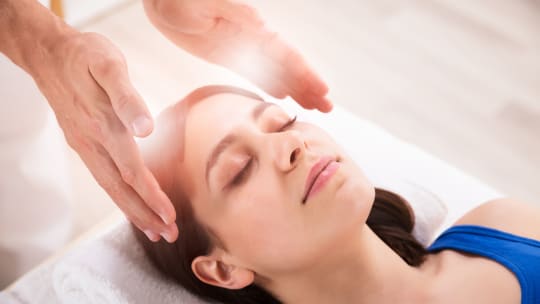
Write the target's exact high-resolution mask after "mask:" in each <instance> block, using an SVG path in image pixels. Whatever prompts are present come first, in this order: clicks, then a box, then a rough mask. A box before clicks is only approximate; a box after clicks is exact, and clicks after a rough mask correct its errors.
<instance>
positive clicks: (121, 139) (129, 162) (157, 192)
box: [103, 128, 176, 224]
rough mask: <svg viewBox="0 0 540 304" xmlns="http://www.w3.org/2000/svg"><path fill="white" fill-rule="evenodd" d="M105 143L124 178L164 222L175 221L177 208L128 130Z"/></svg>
mask: <svg viewBox="0 0 540 304" xmlns="http://www.w3.org/2000/svg"><path fill="white" fill-rule="evenodd" d="M110 129H114V128H110ZM120 132H122V131H120ZM109 136H110V135H109ZM103 145H104V147H105V149H106V150H107V152H108V153H109V155H110V158H111V159H112V161H113V162H114V164H115V166H116V167H117V168H118V171H119V173H120V176H121V178H122V180H123V181H124V182H125V183H127V184H128V185H130V186H131V187H132V188H133V189H134V190H135V191H136V192H137V194H138V195H139V196H140V197H141V198H142V199H143V201H144V202H145V203H146V205H147V206H148V207H149V208H150V209H152V210H153V211H154V212H155V213H156V214H158V215H159V216H160V217H161V218H162V220H163V222H164V223H166V224H171V223H173V222H174V221H175V220H176V212H175V209H174V207H173V205H172V203H171V201H170V200H169V198H168V197H167V195H166V194H165V193H164V192H163V191H162V190H161V187H160V186H159V183H158V182H157V181H156V179H155V177H154V176H153V175H152V173H151V172H150V170H148V168H146V166H145V165H144V161H143V159H142V157H141V154H140V152H139V148H138V146H137V144H136V143H135V141H134V140H133V138H132V137H131V136H129V134H128V133H127V132H126V133H124V134H122V133H118V134H116V136H114V138H113V137H112V136H110V137H109V138H108V139H104V142H103Z"/></svg>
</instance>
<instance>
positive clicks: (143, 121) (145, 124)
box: [132, 115, 152, 136]
mask: <svg viewBox="0 0 540 304" xmlns="http://www.w3.org/2000/svg"><path fill="white" fill-rule="evenodd" d="M132 127H133V133H134V134H135V135H136V136H143V135H145V134H148V132H149V131H150V128H152V121H151V120H150V119H148V117H146V116H144V115H141V116H139V117H137V118H136V119H135V120H134V121H133V124H132Z"/></svg>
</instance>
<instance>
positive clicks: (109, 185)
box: [97, 178, 122, 204]
mask: <svg viewBox="0 0 540 304" xmlns="http://www.w3.org/2000/svg"><path fill="white" fill-rule="evenodd" d="M97 182H98V184H99V185H100V186H101V188H103V189H104V190H105V191H106V192H107V193H108V194H109V196H110V197H111V198H112V199H113V201H114V202H115V203H117V204H119V203H121V200H120V193H121V191H122V187H121V186H120V183H118V182H116V181H113V180H111V179H106V178H97Z"/></svg>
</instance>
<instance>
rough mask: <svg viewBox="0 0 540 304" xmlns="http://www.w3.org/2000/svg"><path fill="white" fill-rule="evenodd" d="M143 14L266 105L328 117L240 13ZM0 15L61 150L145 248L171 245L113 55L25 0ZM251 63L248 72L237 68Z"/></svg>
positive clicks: (175, 9) (283, 56) (137, 114)
mask: <svg viewBox="0 0 540 304" xmlns="http://www.w3.org/2000/svg"><path fill="white" fill-rule="evenodd" d="M144 7H145V10H146V12H147V14H148V16H149V17H150V19H151V21H152V22H153V24H155V25H156V27H157V28H158V29H159V30H160V31H161V32H162V33H164V34H165V36H166V37H167V38H169V39H171V40H172V41H173V42H174V43H176V44H177V45H178V46H180V47H182V48H184V49H185V50H187V51H189V52H191V53H193V54H194V55H196V56H198V57H200V58H202V59H205V60H208V61H210V62H213V63H216V64H220V65H223V66H225V67H228V68H229V69H231V70H232V71H235V72H237V73H239V74H241V75H243V76H245V77H247V78H248V79H250V80H252V81H253V82H254V83H256V84H258V85H259V86H260V87H261V88H262V89H264V90H266V91H267V92H268V93H269V94H271V95H273V96H275V97H278V98H283V97H286V96H292V97H293V98H294V99H295V100H296V101H298V102H299V103H300V104H301V105H303V106H304V107H306V108H310V109H313V108H317V109H319V110H321V111H325V112H327V111H330V110H331V108H332V105H331V103H330V102H329V101H328V100H327V99H326V98H325V97H324V96H325V95H326V93H327V92H328V87H327V86H326V84H325V83H324V82H323V81H322V80H321V79H320V78H319V77H318V76H317V75H316V73H315V72H314V71H313V70H312V69H311V68H310V67H308V65H307V63H306V62H305V61H304V60H303V58H302V57H301V56H300V54H299V53H298V52H297V51H295V50H293V49H292V47H290V46H289V45H288V44H286V43H285V42H284V41H282V40H281V39H278V37H277V35H276V34H275V33H273V32H271V31H269V30H268V29H267V28H265V27H263V22H262V21H261V19H260V17H259V16H258V15H257V13H256V11H255V10H254V9H253V8H251V7H250V6H247V5H245V4H242V3H241V2H238V1H228V0H196V1H195V0H190V1H179V0H161V1H144ZM0 17H1V18H0V52H2V53H3V54H5V55H6V56H7V57H9V58H10V59H11V60H12V61H13V62H14V63H15V64H17V65H18V66H20V67H21V68H23V69H24V70H25V71H26V72H28V73H29V74H30V75H31V76H32V77H33V78H34V80H35V82H36V84H37V86H38V88H39V90H40V91H41V92H42V93H43V95H44V96H45V97H46V98H47V101H48V102H49V105H50V106H51V108H52V109H53V110H54V112H55V114H56V118H57V120H58V123H59V125H60V127H61V128H62V130H63V132H64V135H65V138H66V140H67V142H68V144H69V145H70V147H71V148H73V149H74V150H75V151H76V152H77V153H78V154H79V156H80V158H81V159H82V160H83V162H84V163H85V165H86V166H87V167H88V169H89V170H90V172H91V173H92V175H93V176H94V178H95V179H96V181H97V182H98V184H99V185H100V186H101V187H102V188H103V189H104V190H105V191H106V192H107V193H108V194H109V196H110V197H111V198H112V200H113V201H114V202H115V203H116V204H117V205H118V207H119V208H120V209H121V210H122V211H123V212H124V214H125V215H126V217H127V219H128V220H129V221H131V222H132V223H133V224H134V225H135V226H137V227H138V228H139V229H141V230H142V231H144V232H145V234H146V235H147V236H148V238H149V239H150V240H153V241H157V240H159V239H160V238H161V237H163V238H165V239H166V240H167V241H169V242H173V241H175V240H176V239H177V237H178V229H177V226H176V225H175V223H174V221H175V219H176V213H175V209H174V208H173V206H172V204H171V202H170V200H169V198H168V197H167V196H166V195H165V194H164V192H163V191H162V190H161V188H160V186H159V184H158V183H157V181H156V179H155V177H154V176H153V175H152V173H151V172H150V171H149V170H148V168H147V167H146V166H145V164H144V162H143V161H142V157H141V154H140V151H139V149H138V147H137V145H136V144H135V142H134V139H133V136H139V137H145V136H148V135H149V134H150V133H151V132H152V130H153V119H152V117H151V115H150V114H149V111H148V109H147V107H146V105H145V102H144V101H143V99H142V98H141V96H140V95H139V93H138V92H137V91H136V89H135V88H134V87H133V85H132V84H131V81H130V79H129V76H128V70H127V64H126V61H125V58H124V56H123V54H122V53H121V52H120V50H119V49H118V48H117V47H116V46H115V45H114V44H113V43H112V42H111V41H109V40H108V39H107V38H105V37H104V36H102V35H99V34H96V33H81V32H79V31H77V30H75V29H73V28H71V27H70V26H68V25H67V24H65V23H64V22H63V21H62V20H60V19H59V18H57V17H56V16H54V15H53V14H52V13H51V12H50V11H49V10H47V9H46V8H45V7H43V6H42V5H40V4H39V3H38V2H36V1H33V0H3V1H0ZM242 50H247V53H245V52H244V51H242ZM260 50H262V51H260ZM241 52H244V53H243V54H244V55H243V56H244V57H242V58H248V56H249V55H250V54H251V57H249V58H250V60H251V61H250V62H249V64H245V63H244V62H242V61H238V60H231V54H240V53H241ZM253 55H261V56H259V57H256V58H253ZM253 60H256V61H257V62H258V65H257V66H259V69H258V70H257V71H255V70H253V69H248V68H246V67H248V66H253ZM260 71H264V75H265V76H267V77H265V78H261V74H260V73H259V72H260Z"/></svg>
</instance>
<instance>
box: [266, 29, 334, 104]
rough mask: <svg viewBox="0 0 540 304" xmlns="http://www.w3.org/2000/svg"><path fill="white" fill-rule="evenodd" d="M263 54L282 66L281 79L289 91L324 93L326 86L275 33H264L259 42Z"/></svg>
mask: <svg viewBox="0 0 540 304" xmlns="http://www.w3.org/2000/svg"><path fill="white" fill-rule="evenodd" d="M261 49H262V52H263V54H265V55H266V56H267V57H268V58H270V60H271V62H273V63H274V64H275V65H277V66H280V67H282V69H283V75H281V76H282V77H280V78H282V79H286V81H287V83H288V87H289V88H290V90H291V91H299V92H301V93H304V92H308V91H309V92H311V93H312V94H318V95H322V96H324V95H326V94H327V93H328V87H327V86H326V84H325V83H324V81H323V80H322V79H321V78H320V77H318V76H317V74H316V73H315V72H314V71H313V70H312V69H311V68H310V67H309V66H308V64H307V62H306V61H305V60H304V58H303V57H302V56H301V55H300V53H299V52H298V51H297V50H295V49H294V48H292V47H290V46H289V45H288V44H287V43H286V42H285V41H284V40H282V39H281V38H280V37H279V35H277V34H273V35H271V34H266V35H265V39H264V41H263V42H262V44H261Z"/></svg>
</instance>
